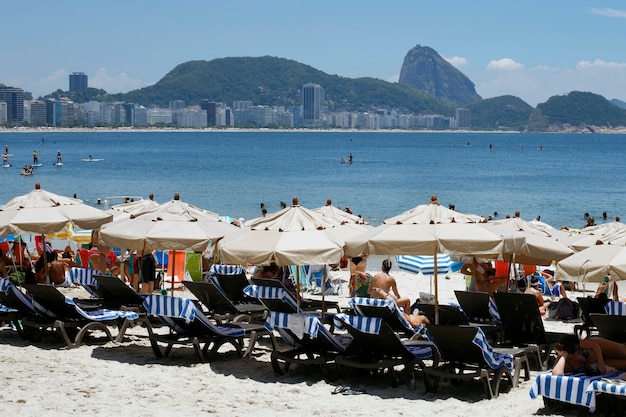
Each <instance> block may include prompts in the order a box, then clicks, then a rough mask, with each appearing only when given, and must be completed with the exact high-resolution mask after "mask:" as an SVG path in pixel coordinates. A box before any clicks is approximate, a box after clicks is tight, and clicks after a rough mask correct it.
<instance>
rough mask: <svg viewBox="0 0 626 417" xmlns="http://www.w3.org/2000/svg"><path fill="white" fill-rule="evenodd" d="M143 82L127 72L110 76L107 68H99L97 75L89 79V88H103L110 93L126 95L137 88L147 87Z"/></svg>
mask: <svg viewBox="0 0 626 417" xmlns="http://www.w3.org/2000/svg"><path fill="white" fill-rule="evenodd" d="M146 85H148V84H146V83H145V82H144V81H143V80H141V79H138V78H130V77H129V76H128V74H126V73H125V72H120V73H119V74H118V75H109V71H108V70H107V69H106V68H98V70H97V71H96V75H94V76H93V77H89V87H93V88H101V89H103V90H106V91H107V92H108V93H112V94H115V93H125V92H128V91H131V90H135V89H137V88H141V87H145V86H146Z"/></svg>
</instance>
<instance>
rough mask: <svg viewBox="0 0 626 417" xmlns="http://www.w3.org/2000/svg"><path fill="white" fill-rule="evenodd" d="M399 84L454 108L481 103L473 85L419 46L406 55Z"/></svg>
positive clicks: (432, 52) (444, 61)
mask: <svg viewBox="0 0 626 417" xmlns="http://www.w3.org/2000/svg"><path fill="white" fill-rule="evenodd" d="M399 82H400V83H401V84H408V85H411V86H413V87H415V88H417V89H418V90H422V91H425V92H427V93H428V94H430V95H431V96H432V97H435V98H438V99H440V100H443V101H445V102H448V103H451V104H454V105H455V106H465V105H467V104H471V103H475V102H477V101H480V100H481V97H480V96H479V95H478V94H477V93H476V89H475V88H474V83H473V82H472V81H471V80H470V79H469V78H467V77H466V76H465V74H463V73H462V72H461V71H459V70H458V69H456V68H455V67H454V66H452V65H451V64H450V63H449V62H448V61H446V60H445V59H443V58H442V57H441V56H440V55H439V54H438V53H437V52H436V51H435V50H434V49H432V48H429V47H427V46H420V45H417V46H416V47H415V48H413V49H411V50H410V51H409V52H408V53H407V54H406V56H405V57H404V62H403V63H402V68H401V70H400V81H399Z"/></svg>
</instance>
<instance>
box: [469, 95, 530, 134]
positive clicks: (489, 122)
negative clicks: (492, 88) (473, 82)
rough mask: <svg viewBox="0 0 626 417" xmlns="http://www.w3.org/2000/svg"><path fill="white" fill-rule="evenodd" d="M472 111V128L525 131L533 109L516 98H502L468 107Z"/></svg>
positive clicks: (491, 99)
mask: <svg viewBox="0 0 626 417" xmlns="http://www.w3.org/2000/svg"><path fill="white" fill-rule="evenodd" d="M468 108H469V109H470V110H471V112H472V113H471V115H472V116H471V117H472V128H474V129H487V130H494V129H504V130H523V129H525V127H526V124H527V123H528V117H529V116H530V113H531V112H532V110H533V108H532V107H531V106H530V105H529V104H527V103H526V102H525V101H523V100H522V99H520V98H518V97H515V96H500V97H494V98H489V99H486V100H482V101H479V102H477V103H474V104H471V105H469V106H468Z"/></svg>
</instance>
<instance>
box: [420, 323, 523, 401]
mask: <svg viewBox="0 0 626 417" xmlns="http://www.w3.org/2000/svg"><path fill="white" fill-rule="evenodd" d="M426 334H427V335H428V337H429V339H430V340H431V341H432V342H433V343H434V344H435V345H436V347H437V351H438V353H439V359H440V361H439V364H437V365H434V366H432V367H430V368H426V369H424V374H425V381H426V389H427V390H428V391H433V392H435V391H436V390H437V387H438V384H439V379H440V378H450V379H453V380H459V379H475V378H479V379H480V380H481V381H482V382H483V384H484V386H485V391H486V393H487V394H488V395H489V398H494V397H497V396H498V394H499V393H500V383H501V381H502V378H503V377H506V378H507V379H508V380H509V382H510V383H511V385H512V386H513V387H516V386H517V383H518V381H519V375H520V372H521V369H522V368H523V369H524V378H525V380H529V379H530V368H529V366H528V358H527V357H526V354H525V353H524V349H506V350H502V349H500V350H498V349H494V348H493V347H491V345H490V344H489V342H488V341H487V337H486V336H485V334H484V333H483V331H482V330H481V329H480V327H474V326H429V327H428V329H427V330H426ZM511 372H515V376H513V375H512V374H511ZM431 378H432V379H431Z"/></svg>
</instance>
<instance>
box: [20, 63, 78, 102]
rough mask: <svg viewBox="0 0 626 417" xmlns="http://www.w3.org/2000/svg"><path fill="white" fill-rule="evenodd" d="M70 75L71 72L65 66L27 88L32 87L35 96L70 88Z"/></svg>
mask: <svg viewBox="0 0 626 417" xmlns="http://www.w3.org/2000/svg"><path fill="white" fill-rule="evenodd" d="M68 75H69V72H68V71H67V70H66V69H65V68H59V69H57V70H56V71H54V72H53V73H52V74H49V75H46V76H44V77H43V78H40V79H39V80H36V81H35V82H32V83H30V84H28V86H27V88H29V89H30V91H31V92H32V93H33V96H34V97H35V98H36V97H39V96H43V95H46V94H50V93H52V92H53V91H56V90H64V91H65V90H69V84H70V81H69V77H68ZM27 88H25V89H27ZM27 91H28V90H27Z"/></svg>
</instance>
